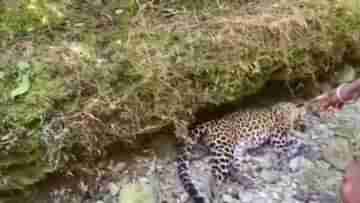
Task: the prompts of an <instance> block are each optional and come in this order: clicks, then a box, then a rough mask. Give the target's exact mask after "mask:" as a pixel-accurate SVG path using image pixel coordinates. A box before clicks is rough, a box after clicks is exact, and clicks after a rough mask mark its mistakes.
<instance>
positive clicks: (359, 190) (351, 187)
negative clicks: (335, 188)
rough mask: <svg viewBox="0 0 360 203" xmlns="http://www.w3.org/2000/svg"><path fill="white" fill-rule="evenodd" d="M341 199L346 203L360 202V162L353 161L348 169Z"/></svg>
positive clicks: (342, 186)
mask: <svg viewBox="0 0 360 203" xmlns="http://www.w3.org/2000/svg"><path fill="white" fill-rule="evenodd" d="M341 197H342V200H343V202H344V203H359V202H360V161H352V162H350V164H349V165H348V166H347V167H346V169H345V175H344V178H343V182H342V185H341Z"/></svg>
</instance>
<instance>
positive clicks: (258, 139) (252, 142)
mask: <svg viewBox="0 0 360 203" xmlns="http://www.w3.org/2000/svg"><path fill="white" fill-rule="evenodd" d="M268 140H269V134H267V133H266V132H262V133H258V134H256V136H254V137H250V136H249V137H246V138H243V139H241V140H240V141H239V142H238V143H237V144H236V145H235V148H234V156H233V160H232V163H231V165H232V166H231V177H232V179H233V180H235V181H236V182H238V183H239V184H241V185H244V186H245V187H251V186H253V184H254V183H253V181H252V180H251V179H252V178H251V177H250V176H249V175H246V174H244V171H243V170H241V165H242V164H243V163H246V162H247V161H249V160H248V158H249V157H248V156H247V155H248V152H249V151H251V150H256V149H258V148H259V147H261V146H262V145H264V144H265V143H266V142H267V141H268Z"/></svg>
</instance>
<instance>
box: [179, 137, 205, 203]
mask: <svg viewBox="0 0 360 203" xmlns="http://www.w3.org/2000/svg"><path fill="white" fill-rule="evenodd" d="M177 150H178V155H177V158H176V164H177V166H176V167H177V173H178V177H179V179H180V181H181V183H182V185H183V187H184V189H185V191H186V192H187V193H188V194H189V196H190V198H191V199H192V200H193V202H194V203H206V202H207V201H206V198H205V197H204V195H203V194H201V193H200V190H199V189H198V188H197V187H196V185H195V183H194V182H193V180H192V177H191V174H190V162H191V154H192V150H193V145H191V144H178V145H177Z"/></svg>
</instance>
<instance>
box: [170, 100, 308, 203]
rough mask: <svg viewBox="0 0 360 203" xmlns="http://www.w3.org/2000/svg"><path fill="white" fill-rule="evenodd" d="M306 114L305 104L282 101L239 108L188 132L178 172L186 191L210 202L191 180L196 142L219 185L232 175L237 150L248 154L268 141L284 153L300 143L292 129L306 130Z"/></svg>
mask: <svg viewBox="0 0 360 203" xmlns="http://www.w3.org/2000/svg"><path fill="white" fill-rule="evenodd" d="M305 114H306V108H305V106H298V105H296V104H294V103H290V102H279V103H276V104H273V105H271V106H267V107H262V108H249V109H244V110H240V111H236V112H233V113H231V114H227V115H225V116H224V117H222V118H220V119H217V120H211V121H208V122H205V123H202V124H199V125H197V126H195V127H194V128H192V129H190V130H189V133H188V135H186V136H184V137H181V138H180V139H179V140H180V141H179V142H178V146H177V159H176V162H177V172H178V177H179V179H180V181H181V183H182V185H183V187H184V189H185V191H186V192H187V193H188V194H189V195H190V197H191V198H192V200H193V201H194V202H195V203H205V202H207V199H206V198H205V196H204V195H202V194H201V193H200V191H199V189H198V188H197V187H196V185H195V184H194V182H193V180H192V179H191V174H190V163H191V160H192V153H193V149H194V145H195V144H201V145H203V146H205V147H206V148H207V149H208V151H209V153H210V162H209V165H210V167H211V174H212V177H213V178H214V180H215V182H216V185H219V184H222V183H223V182H224V181H225V180H226V179H227V177H228V176H229V170H230V166H231V164H232V163H233V162H234V159H235V158H236V157H235V156H234V152H235V150H236V149H239V148H240V149H241V151H243V152H244V153H245V152H246V151H247V150H250V149H255V148H258V147H260V146H262V145H264V144H265V143H268V144H269V145H270V146H272V147H273V148H274V149H275V150H276V151H277V152H279V153H283V152H286V151H288V148H289V147H294V146H295V145H298V144H300V142H299V141H298V139H296V137H295V136H292V135H291V133H290V131H291V129H294V130H304V128H305V120H304V116H305ZM237 151H239V150H237ZM236 156H238V155H236Z"/></svg>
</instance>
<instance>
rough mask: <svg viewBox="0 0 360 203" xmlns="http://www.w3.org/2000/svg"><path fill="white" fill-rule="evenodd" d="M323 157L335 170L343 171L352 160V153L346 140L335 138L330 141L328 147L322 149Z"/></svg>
mask: <svg viewBox="0 0 360 203" xmlns="http://www.w3.org/2000/svg"><path fill="white" fill-rule="evenodd" d="M323 157H324V159H325V160H326V161H327V162H329V163H330V164H331V165H333V166H334V167H336V168H337V169H342V170H343V169H345V167H346V165H347V164H348V163H349V161H351V160H352V159H353V153H352V150H351V146H350V145H349V142H348V141H347V140H346V139H343V138H336V139H333V140H331V141H330V142H329V144H328V146H327V147H325V148H324V149H323Z"/></svg>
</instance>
